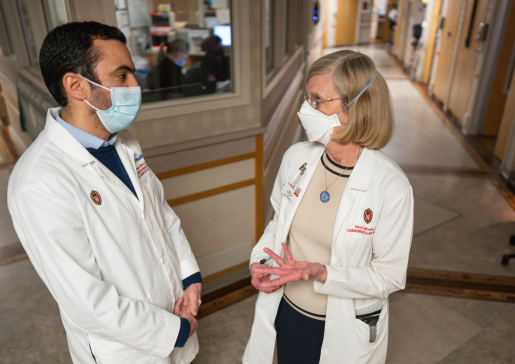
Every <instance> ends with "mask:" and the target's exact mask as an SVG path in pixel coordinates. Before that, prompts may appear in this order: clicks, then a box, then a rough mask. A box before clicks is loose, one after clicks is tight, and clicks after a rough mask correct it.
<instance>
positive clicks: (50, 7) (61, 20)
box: [43, 0, 68, 31]
mask: <svg viewBox="0 0 515 364" xmlns="http://www.w3.org/2000/svg"><path fill="white" fill-rule="evenodd" d="M43 6H44V10H45V19H46V24H47V28H48V31H51V30H52V29H54V28H55V27H58V26H59V25H63V24H66V23H68V15H67V14H66V4H65V0H43Z"/></svg>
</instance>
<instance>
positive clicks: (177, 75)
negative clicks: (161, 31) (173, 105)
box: [147, 39, 190, 100]
mask: <svg viewBox="0 0 515 364" xmlns="http://www.w3.org/2000/svg"><path fill="white" fill-rule="evenodd" d="M189 51H190V45H189V44H188V42H186V41H184V40H182V39H175V40H173V41H171V42H170V43H168V46H167V49H166V53H165V55H164V57H162V59H160V60H159V61H158V63H157V64H156V65H155V66H154V67H153V68H152V69H151V70H150V72H149V73H148V76H147V87H148V88H149V89H151V90H156V89H164V90H160V91H159V95H160V98H159V99H160V100H168V99H172V98H175V97H180V96H182V90H181V87H180V86H182V85H184V84H185V79H184V75H183V73H182V68H183V67H184V65H185V64H186V59H187V58H188V56H189Z"/></svg>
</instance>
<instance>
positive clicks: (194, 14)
mask: <svg viewBox="0 0 515 364" xmlns="http://www.w3.org/2000/svg"><path fill="white" fill-rule="evenodd" d="M114 3H115V7H116V19H117V22H118V27H119V28H120V29H121V30H122V32H123V33H124V34H125V35H126V36H127V40H128V46H129V50H130V51H131V54H132V58H133V60H134V64H135V66H136V78H137V80H138V82H139V84H140V86H141V88H142V90H143V102H155V101H164V100H171V99H177V98H183V97H193V96H205V95H212V94H220V93H226V92H232V91H233V77H232V71H231V70H232V67H231V63H232V27H231V0H207V1H199V0H160V1H153V0H114Z"/></svg>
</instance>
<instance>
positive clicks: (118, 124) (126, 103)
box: [78, 75, 141, 134]
mask: <svg viewBox="0 0 515 364" xmlns="http://www.w3.org/2000/svg"><path fill="white" fill-rule="evenodd" d="M78 76H80V77H82V76H81V75H78ZM82 78H84V79H85V80H86V81H88V82H90V83H92V84H94V85H96V86H98V87H102V88H103V89H106V90H107V91H110V92H111V102H112V106H111V107H110V108H109V109H107V110H100V109H98V108H96V107H95V106H93V105H91V104H90V103H89V102H88V100H84V102H85V103H86V104H88V105H89V106H91V107H92V108H93V109H95V110H97V115H98V117H99V118H100V121H101V122H102V124H104V126H105V128H106V129H107V131H108V132H110V133H111V134H114V133H117V132H119V131H121V130H124V129H127V128H128V127H129V126H131V125H132V123H134V121H135V120H136V118H137V117H138V114H139V110H140V109H141V87H111V88H107V87H105V86H102V85H99V84H98V83H95V82H93V81H90V80H88V79H87V78H85V77H82Z"/></svg>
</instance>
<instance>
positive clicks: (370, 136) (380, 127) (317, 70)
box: [306, 50, 394, 149]
mask: <svg viewBox="0 0 515 364" xmlns="http://www.w3.org/2000/svg"><path fill="white" fill-rule="evenodd" d="M376 72H377V69H376V66H375V64H374V61H372V59H371V58H370V57H369V56H367V55H365V54H362V53H359V52H355V51H351V50H343V51H338V52H334V53H331V54H328V55H326V56H324V57H322V58H319V59H318V60H316V61H315V62H314V63H313V64H312V65H311V67H309V70H308V73H307V77H306V85H307V83H308V82H309V79H310V78H311V77H313V76H315V75H320V74H324V75H327V74H331V73H332V76H333V83H334V85H333V86H334V89H335V90H336V91H337V92H338V94H339V95H340V100H341V104H342V109H343V108H344V107H345V106H347V104H348V103H349V102H350V101H352V100H353V99H354V98H355V97H356V96H358V95H359V93H360V92H361V91H363V89H364V88H365V87H366V86H367V85H368V84H369V82H370V81H371V80H372V79H373V78H374V76H375V74H376ZM345 112H347V115H348V122H347V127H346V128H345V129H344V130H343V131H342V132H340V133H337V134H333V135H332V136H331V137H332V138H333V139H335V140H336V141H338V142H340V143H345V142H348V141H352V142H355V143H358V144H360V145H361V146H363V147H367V148H369V149H381V148H384V147H385V146H386V145H387V144H388V143H389V142H390V140H391V139H392V136H393V128H394V116H393V106H392V101H391V96H390V90H389V89H388V85H387V84H386V81H385V80H384V78H383V76H381V74H380V73H379V72H377V77H376V79H375V80H374V81H373V82H372V83H371V84H370V86H369V87H368V89H367V90H366V91H365V92H363V94H362V95H361V96H360V97H358V99H356V100H355V101H354V102H353V103H352V104H350V105H349V107H348V108H347V109H345Z"/></svg>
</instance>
